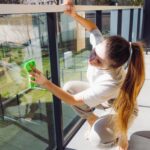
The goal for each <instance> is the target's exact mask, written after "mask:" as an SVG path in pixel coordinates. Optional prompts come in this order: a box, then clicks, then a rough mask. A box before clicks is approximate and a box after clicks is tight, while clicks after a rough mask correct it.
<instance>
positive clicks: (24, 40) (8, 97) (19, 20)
mask: <svg viewBox="0 0 150 150" xmlns="http://www.w3.org/2000/svg"><path fill="white" fill-rule="evenodd" d="M30 59H34V60H35V62H36V66H37V68H38V69H40V70H41V71H42V72H43V73H44V74H45V75H46V76H47V78H49V77H50V75H51V73H50V62H49V50H48V46H47V29H46V16H45V15H44V14H40V15H39V14H38V15H36V14H34V15H16V16H14V15H5V16H1V17H0V116H1V120H0V127H1V128H2V129H3V130H0V145H1V149H3V148H4V149H10V148H11V149H15V150H17V149H20V148H21V149H24V150H27V149H36V150H41V149H46V148H47V147H48V146H49V143H50V142H51V145H54V141H50V142H49V137H48V124H47V122H48V118H49V119H51V122H52V123H51V127H52V128H51V129H49V130H53V128H54V127H53V126H54V124H53V112H52V113H51V114H52V115H51V116H47V113H46V103H50V104H52V96H51V94H50V92H48V91H46V90H45V89H42V88H40V87H37V88H35V89H31V88H29V87H28V78H27V76H28V75H29V74H28V73H27V72H26V70H25V69H24V67H23V64H24V62H26V61H27V60H30ZM49 109H50V111H52V108H49ZM53 138H54V135H53ZM51 139H52V138H51ZM6 143H7V144H6Z"/></svg>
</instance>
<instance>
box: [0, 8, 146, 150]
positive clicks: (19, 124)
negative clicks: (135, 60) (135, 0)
mask: <svg viewBox="0 0 150 150" xmlns="http://www.w3.org/2000/svg"><path fill="white" fill-rule="evenodd" d="M76 9H77V11H78V13H79V14H80V15H82V16H83V17H86V18H88V19H90V20H92V21H94V22H95V23H96V24H97V26H98V28H99V29H100V30H101V32H102V33H103V35H104V37H107V36H110V35H116V34H117V35H121V36H123V37H124V38H126V39H127V40H129V41H136V40H138V39H140V38H141V29H142V17H143V16H142V13H143V10H142V8H141V7H116V6H111V7H110V6H105V7H104V6H102V7H99V6H87V7H86V6H76ZM63 10H64V6H55V7H54V6H24V5H20V6H16V5H12V6H11V5H0V13H1V15H0V83H1V84H0V116H1V120H0V128H1V130H0V146H1V148H2V149H11V150H12V149H15V150H18V149H22V150H26V149H33V150H34V149H36V150H43V149H50V150H52V149H55V148H58V149H63V147H64V146H65V145H66V144H67V143H68V142H69V140H70V139H71V137H72V136H73V135H74V134H75V132H76V131H77V130H78V128H79V126H81V124H82V123H83V122H84V120H82V119H80V118H79V117H78V116H77V115H76V114H75V112H74V111H73V110H72V108H71V107H70V106H68V105H67V104H65V103H63V102H61V101H60V100H59V99H57V98H56V97H54V96H52V94H51V93H50V92H48V91H47V90H45V89H43V88H41V87H38V86H37V87H35V88H31V87H30V86H29V77H28V76H29V74H28V73H27V72H26V70H25V68H24V64H25V63H26V61H28V60H31V59H32V60H35V63H36V67H37V68H38V69H40V70H41V71H42V72H43V73H44V75H45V76H46V77H47V78H48V79H51V80H52V81H53V82H54V83H56V84H58V85H60V86H61V87H63V86H64V84H65V83H66V82H67V81H70V80H83V81H86V69H87V59H88V56H89V54H90V51H91V45H90V43H89V33H88V32H87V31H85V29H84V28H83V27H82V26H81V25H79V24H77V23H76V22H75V21H74V20H72V19H71V18H70V17H68V16H66V15H65V14H63V13H62V11H63ZM12 14H13V15H12ZM72 129H74V130H72Z"/></svg>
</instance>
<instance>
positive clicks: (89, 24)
mask: <svg viewBox="0 0 150 150" xmlns="http://www.w3.org/2000/svg"><path fill="white" fill-rule="evenodd" d="M64 4H65V5H66V10H65V14H68V15H69V16H71V17H72V18H73V19H75V20H76V21H77V22H79V23H80V24H81V25H82V26H83V27H85V28H86V30H88V31H92V30H94V29H96V28H97V26H96V24H95V23H93V22H92V21H90V20H87V19H85V18H83V17H81V16H80V15H78V14H77V13H76V11H75V7H74V6H73V3H72V0H66V1H65V3H64Z"/></svg>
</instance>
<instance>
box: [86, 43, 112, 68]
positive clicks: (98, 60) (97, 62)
mask: <svg viewBox="0 0 150 150" xmlns="http://www.w3.org/2000/svg"><path fill="white" fill-rule="evenodd" d="M89 64H91V65H92V66H95V67H97V68H100V69H108V68H109V66H110V61H109V59H108V56H107V53H106V40H105V41H103V42H102V43H100V44H98V45H97V46H96V47H95V48H94V49H93V50H92V52H91V55H90V57H89Z"/></svg>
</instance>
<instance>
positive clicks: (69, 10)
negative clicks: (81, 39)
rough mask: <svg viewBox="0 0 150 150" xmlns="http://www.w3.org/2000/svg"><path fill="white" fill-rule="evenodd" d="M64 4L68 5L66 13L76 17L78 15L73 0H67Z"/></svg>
mask: <svg viewBox="0 0 150 150" xmlns="http://www.w3.org/2000/svg"><path fill="white" fill-rule="evenodd" d="M64 5H66V10H65V11H64V13H65V14H67V15H70V16H72V17H74V16H75V15H76V11H75V7H74V5H73V2H72V0H65V2H64Z"/></svg>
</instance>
